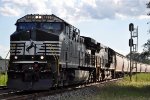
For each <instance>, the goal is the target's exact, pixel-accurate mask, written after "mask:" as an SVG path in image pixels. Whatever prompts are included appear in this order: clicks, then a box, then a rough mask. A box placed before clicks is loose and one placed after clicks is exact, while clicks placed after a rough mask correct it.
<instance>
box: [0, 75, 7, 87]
mask: <svg viewBox="0 0 150 100" xmlns="http://www.w3.org/2000/svg"><path fill="white" fill-rule="evenodd" d="M6 82H7V74H6V73H0V86H6Z"/></svg>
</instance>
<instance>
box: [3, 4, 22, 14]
mask: <svg viewBox="0 0 150 100" xmlns="http://www.w3.org/2000/svg"><path fill="white" fill-rule="evenodd" d="M20 12H21V11H20V10H19V9H18V8H13V7H10V6H9V5H4V7H0V14H2V15H4V16H19V15H20Z"/></svg>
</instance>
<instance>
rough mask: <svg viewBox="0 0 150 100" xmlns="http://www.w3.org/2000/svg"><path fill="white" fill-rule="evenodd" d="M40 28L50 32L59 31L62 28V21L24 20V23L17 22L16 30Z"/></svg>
mask: <svg viewBox="0 0 150 100" xmlns="http://www.w3.org/2000/svg"><path fill="white" fill-rule="evenodd" d="M35 28H38V29H41V30H46V31H50V32H56V33H57V32H60V31H62V29H63V26H62V23H59V22H51V23H48V22H45V23H32V22H25V23H23V22H22V23H18V25H17V30H18V31H26V30H32V29H35Z"/></svg>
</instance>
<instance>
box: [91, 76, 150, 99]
mask: <svg viewBox="0 0 150 100" xmlns="http://www.w3.org/2000/svg"><path fill="white" fill-rule="evenodd" d="M92 100H150V73H149V74H144V73H141V74H137V78H136V75H134V76H133V77H132V82H130V79H129V77H125V78H124V79H123V80H121V81H119V82H116V83H112V84H109V85H106V86H104V87H101V89H100V90H99V92H98V93H97V94H96V95H95V96H94V97H92Z"/></svg>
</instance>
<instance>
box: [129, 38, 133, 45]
mask: <svg viewBox="0 0 150 100" xmlns="http://www.w3.org/2000/svg"><path fill="white" fill-rule="evenodd" d="M129 46H130V47H132V46H133V39H129Z"/></svg>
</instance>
